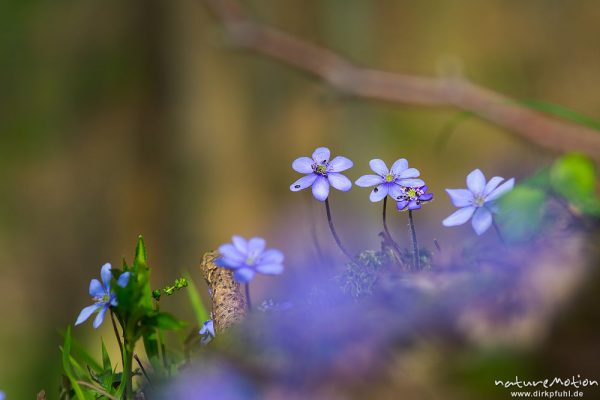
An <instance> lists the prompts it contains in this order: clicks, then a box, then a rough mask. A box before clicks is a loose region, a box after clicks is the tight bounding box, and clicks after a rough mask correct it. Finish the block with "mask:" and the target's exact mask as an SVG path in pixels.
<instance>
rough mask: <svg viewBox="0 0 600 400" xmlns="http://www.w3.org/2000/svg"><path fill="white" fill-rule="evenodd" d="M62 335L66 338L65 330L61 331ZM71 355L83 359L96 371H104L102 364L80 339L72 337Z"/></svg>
mask: <svg viewBox="0 0 600 400" xmlns="http://www.w3.org/2000/svg"><path fill="white" fill-rule="evenodd" d="M60 336H61V337H62V338H63V340H64V338H65V332H63V333H61V334H60ZM71 355H73V356H74V357H75V358H76V359H79V360H81V361H83V362H84V363H85V364H86V365H89V367H90V368H92V370H94V372H96V373H98V374H99V373H101V372H102V366H101V365H100V364H99V363H98V361H96V360H95V359H94V357H92V356H91V355H90V354H89V353H88V352H87V351H86V350H85V348H84V347H83V345H82V344H81V343H79V341H77V340H75V339H74V338H73V337H71Z"/></svg>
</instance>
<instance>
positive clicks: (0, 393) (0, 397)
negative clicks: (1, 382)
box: [0, 390, 6, 400]
mask: <svg viewBox="0 0 600 400" xmlns="http://www.w3.org/2000/svg"><path fill="white" fill-rule="evenodd" d="M5 398H6V395H5V394H4V392H3V391H2V390H0V400H4V399H5Z"/></svg>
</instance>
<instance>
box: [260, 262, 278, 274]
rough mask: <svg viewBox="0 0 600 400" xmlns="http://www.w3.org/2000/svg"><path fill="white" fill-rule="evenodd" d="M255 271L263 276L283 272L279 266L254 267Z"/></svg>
mask: <svg viewBox="0 0 600 400" xmlns="http://www.w3.org/2000/svg"><path fill="white" fill-rule="evenodd" d="M256 270H257V271H258V272H260V273H261V274H265V275H279V274H281V273H282V272H283V265H281V264H261V265H257V266H256Z"/></svg>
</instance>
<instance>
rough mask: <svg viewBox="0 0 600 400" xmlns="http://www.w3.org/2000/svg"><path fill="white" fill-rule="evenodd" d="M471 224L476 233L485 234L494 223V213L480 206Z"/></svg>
mask: <svg viewBox="0 0 600 400" xmlns="http://www.w3.org/2000/svg"><path fill="white" fill-rule="evenodd" d="M471 225H472V226H473V229H474V230H475V233H476V234H478V235H481V234H483V233H484V232H485V231H487V230H488V229H489V227H490V226H491V225H492V213H491V212H489V210H488V209H487V208H485V207H479V208H478V209H477V211H475V214H473V219H472V220H471Z"/></svg>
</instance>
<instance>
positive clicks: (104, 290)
mask: <svg viewBox="0 0 600 400" xmlns="http://www.w3.org/2000/svg"><path fill="white" fill-rule="evenodd" d="M100 276H101V278H102V283H100V281H99V280H98V279H92V280H91V282H90V296H92V299H93V300H94V304H92V305H91V306H87V307H86V308H84V309H83V310H81V312H80V313H79V316H78V317H77V321H75V326H77V325H79V324H82V323H83V322H85V321H86V320H87V319H88V318H89V317H90V316H91V315H92V314H93V313H94V312H96V311H98V310H99V311H98V315H96V318H95V319H94V329H97V328H98V327H99V326H100V325H102V322H103V321H104V315H105V314H106V311H107V310H108V309H109V308H110V307H116V306H117V295H116V294H115V293H114V292H112V291H111V290H110V281H111V279H112V273H111V265H110V264H109V263H106V264H104V265H103V266H102V269H101V270H100ZM129 276H130V273H129V272H124V273H122V274H121V275H120V276H119V279H118V280H117V285H119V286H121V287H125V286H127V284H128V283H129Z"/></svg>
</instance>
